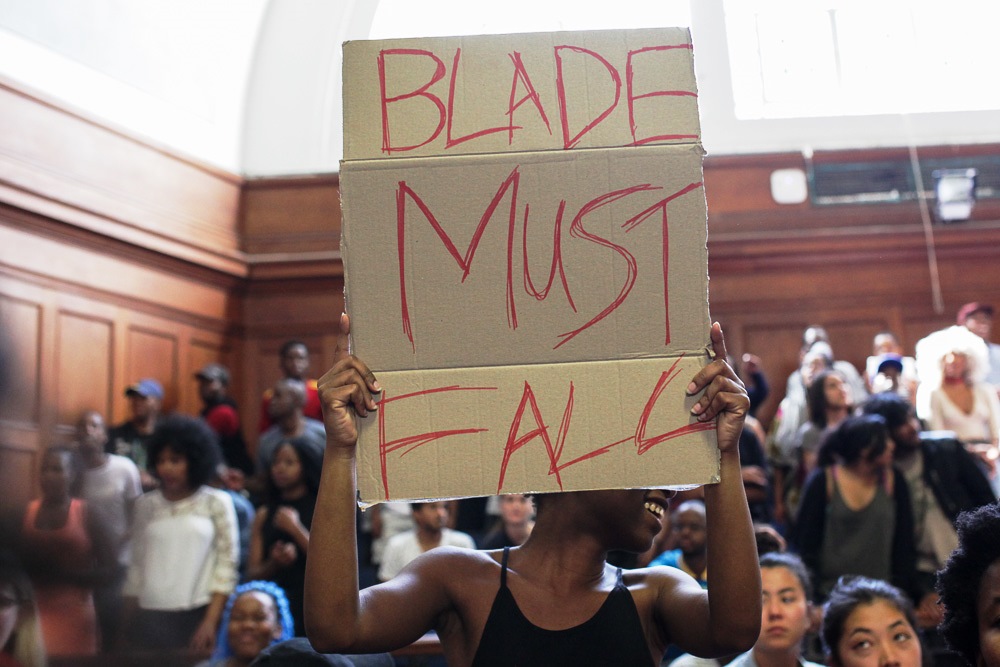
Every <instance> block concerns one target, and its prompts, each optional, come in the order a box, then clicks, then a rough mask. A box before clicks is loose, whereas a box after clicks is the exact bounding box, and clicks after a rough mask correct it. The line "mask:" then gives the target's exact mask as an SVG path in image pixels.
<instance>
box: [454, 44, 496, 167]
mask: <svg viewBox="0 0 1000 667" xmlns="http://www.w3.org/2000/svg"><path fill="white" fill-rule="evenodd" d="M461 58H462V49H455V59H454V61H453V63H452V67H451V83H450V84H449V86H448V132H447V134H446V137H445V142H444V147H445V148H452V147H454V146H457V145H459V144H461V143H464V142H466V141H469V140H470V139H475V138H477V137H483V136H486V135H487V134H494V133H496V132H503V131H504V130H509V131H511V132H513V130H510V128H508V127H503V126H501V127H491V128H488V129H485V130H479V131H478V132H473V133H472V134H467V135H465V136H464V137H458V138H456V139H453V138H452V136H451V124H452V121H454V120H455V82H456V80H457V79H458V63H459V61H460V60H461Z"/></svg>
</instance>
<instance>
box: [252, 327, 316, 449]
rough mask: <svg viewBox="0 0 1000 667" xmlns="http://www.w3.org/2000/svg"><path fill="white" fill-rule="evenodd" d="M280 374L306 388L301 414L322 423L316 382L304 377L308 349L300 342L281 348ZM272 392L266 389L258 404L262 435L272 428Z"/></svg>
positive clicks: (296, 341) (293, 342) (289, 343)
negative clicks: (269, 409) (269, 407)
mask: <svg viewBox="0 0 1000 667" xmlns="http://www.w3.org/2000/svg"><path fill="white" fill-rule="evenodd" d="M280 359H281V362H280V363H281V373H282V376H283V377H285V378H288V379H290V380H299V381H300V382H302V383H303V384H305V386H306V403H305V406H303V409H302V414H304V415H305V416H306V417H309V418H310V419H315V420H317V421H323V406H322V404H321V403H320V400H319V388H318V385H317V384H316V380H311V379H309V378H307V377H306V373H307V372H308V371H309V348H308V347H306V344H305V343H303V342H302V341H300V340H290V341H287V342H285V344H284V345H282V346H281V352H280ZM273 395H274V390H273V389H270V388H268V389H267V390H266V391H264V397H263V399H262V400H261V402H260V422H259V424H258V432H260V433H263V432H264V431H266V430H267V429H269V428H271V427H272V426H274V420H273V419H272V418H271V414H270V412H269V411H268V406H269V405H270V404H271V397H272V396H273Z"/></svg>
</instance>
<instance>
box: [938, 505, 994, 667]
mask: <svg viewBox="0 0 1000 667" xmlns="http://www.w3.org/2000/svg"><path fill="white" fill-rule="evenodd" d="M955 527H956V528H957V529H958V548H957V549H955V551H954V552H952V555H951V558H949V559H948V563H947V565H945V567H944V569H943V570H941V571H940V572H938V581H937V591H938V593H939V594H940V595H941V602H942V604H943V605H944V620H943V621H942V622H941V634H943V635H944V638H945V640H946V641H947V642H948V645H949V646H950V647H951V648H952V649H953V650H955V651H957V652H958V653H960V654H961V655H962V657H964V658H965V659H966V661H967V662H968V663H969V664H970V665H974V666H975V667H1000V506H998V505H996V504H992V505H984V506H983V507H980V508H979V509H976V510H973V511H971V512H965V513H963V514H960V515H959V517H958V519H957V520H956V521H955Z"/></svg>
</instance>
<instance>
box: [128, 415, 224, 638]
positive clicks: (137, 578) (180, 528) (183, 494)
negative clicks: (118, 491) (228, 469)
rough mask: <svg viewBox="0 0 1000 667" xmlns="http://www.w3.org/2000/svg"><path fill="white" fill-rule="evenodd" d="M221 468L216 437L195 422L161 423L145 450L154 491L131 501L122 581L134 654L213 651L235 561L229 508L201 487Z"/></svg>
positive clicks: (213, 492)
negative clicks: (130, 532) (127, 559)
mask: <svg viewBox="0 0 1000 667" xmlns="http://www.w3.org/2000/svg"><path fill="white" fill-rule="evenodd" d="M221 461H222V454H221V452H220V451H219V445H218V444H217V442H216V438H215V433H214V432H213V431H212V430H211V429H210V428H209V427H208V425H207V424H206V423H205V422H203V421H202V420H200V419H196V418H194V417H187V416H184V415H174V416H171V417H167V418H166V419H164V420H163V422H162V423H161V424H160V425H159V426H158V427H157V429H156V431H155V432H154V434H153V438H152V439H151V440H150V442H149V467H150V472H152V473H153V474H155V476H156V478H157V480H158V481H159V487H158V488H157V489H156V490H155V491H152V492H150V493H147V494H145V495H144V496H142V497H141V498H139V500H137V501H136V504H135V522H134V526H135V528H134V534H133V539H132V563H131V565H130V566H129V570H128V577H127V579H126V581H125V598H126V609H127V610H128V613H127V614H126V618H127V619H128V625H127V627H126V633H125V634H126V638H127V639H128V640H129V642H130V643H131V645H132V646H133V647H134V648H138V649H142V650H160V649H167V650H180V649H184V648H188V649H190V650H191V651H193V652H194V653H196V654H204V655H207V654H209V653H211V651H212V649H213V648H215V634H216V632H217V630H218V628H219V620H220V617H221V615H222V609H223V606H224V605H225V602H226V598H227V597H228V596H229V594H230V593H232V592H233V589H234V588H235V586H236V577H237V574H236V568H237V565H236V564H237V562H238V560H239V554H238V553H237V549H238V547H237V529H236V514H235V511H234V510H233V503H232V501H231V500H230V499H229V496H228V495H226V494H225V493H224V492H222V491H220V490H218V489H214V488H212V487H210V486H208V482H209V480H210V479H211V478H212V476H213V475H214V474H215V473H216V468H217V466H218V465H219V463H221Z"/></svg>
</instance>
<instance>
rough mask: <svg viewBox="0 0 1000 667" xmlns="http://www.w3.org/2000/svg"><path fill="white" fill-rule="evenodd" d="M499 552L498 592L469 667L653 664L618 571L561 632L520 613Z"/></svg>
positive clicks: (508, 550)
mask: <svg viewBox="0 0 1000 667" xmlns="http://www.w3.org/2000/svg"><path fill="white" fill-rule="evenodd" d="M509 553H510V549H509V548H506V549H504V550H503V562H502V568H501V570H500V590H499V591H497V596H496V598H494V600H493V607H492V608H491V609H490V616H489V618H488V619H486V627H485V628H483V636H482V638H481V639H480V640H479V648H478V649H477V650H476V657H475V658H474V659H473V660H472V665H473V667H490V666H495V667H514V666H517V667H536V666H537V667H558V666H560V665H567V667H568V666H573V667H580V666H581V665H594V666H595V667H597V666H601V667H606V666H608V665H623V666H625V665H629V666H631V665H644V666H646V667H649V666H650V665H655V664H656V663H655V662H654V661H653V658H652V656H651V654H650V652H649V647H648V646H647V644H646V638H645V636H644V635H643V631H642V622H641V621H640V620H639V612H638V611H637V610H636V608H635V602H634V601H633V600H632V593H631V592H629V590H628V588H627V587H626V586H625V584H624V583H623V582H622V571H621V568H619V569H618V572H617V575H616V577H617V579H616V581H615V587H614V589H612V591H611V593H609V594H608V597H607V599H606V600H605V601H604V604H603V605H601V608H600V609H598V610H597V613H596V614H594V615H593V616H592V617H591V618H590V619H589V620H587V621H584V622H583V623H581V624H580V625H578V626H576V627H574V628H568V629H566V630H545V629H544V628H540V627H538V626H536V625H532V624H531V622H530V621H528V619H526V618H525V617H524V614H522V613H521V610H520V608H518V606H517V601H516V600H514V596H513V595H511V592H510V589H509V588H507V556H508V554H509Z"/></svg>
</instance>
